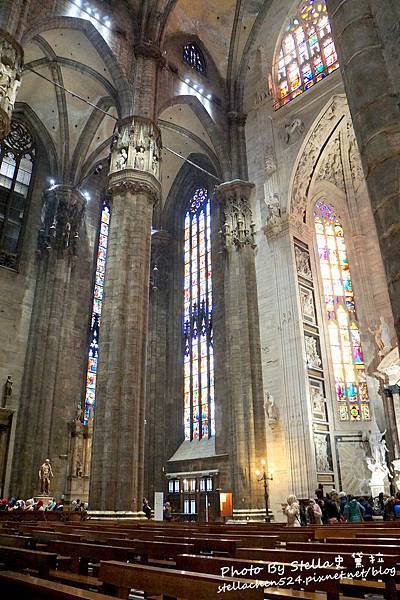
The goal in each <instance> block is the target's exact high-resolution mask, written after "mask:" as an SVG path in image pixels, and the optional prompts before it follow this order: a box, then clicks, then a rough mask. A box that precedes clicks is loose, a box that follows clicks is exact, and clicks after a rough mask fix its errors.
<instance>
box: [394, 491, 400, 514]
mask: <svg viewBox="0 0 400 600" xmlns="http://www.w3.org/2000/svg"><path fill="white" fill-rule="evenodd" d="M393 513H394V518H395V519H396V520H400V492H397V493H396V496H395V500H394V502H393Z"/></svg>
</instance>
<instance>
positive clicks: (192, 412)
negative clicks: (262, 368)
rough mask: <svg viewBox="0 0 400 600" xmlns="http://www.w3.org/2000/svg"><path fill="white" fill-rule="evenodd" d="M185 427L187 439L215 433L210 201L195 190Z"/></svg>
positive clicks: (189, 241) (188, 246) (188, 256)
mask: <svg viewBox="0 0 400 600" xmlns="http://www.w3.org/2000/svg"><path fill="white" fill-rule="evenodd" d="M184 235H185V239H184V299H183V302H184V305H183V306H184V311H183V312H184V317H183V336H184V356H183V368H184V428H185V439H186V440H195V439H201V438H208V437H210V436H212V435H214V432H215V424H214V349H213V327H212V315H213V303H212V286H211V204H210V199H209V197H208V192H207V190H206V189H205V188H200V189H198V190H196V192H195V193H194V194H193V196H192V198H191V201H190V203H189V205H188V207H187V210H186V212H185V222H184Z"/></svg>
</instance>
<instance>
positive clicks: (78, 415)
mask: <svg viewBox="0 0 400 600" xmlns="http://www.w3.org/2000/svg"><path fill="white" fill-rule="evenodd" d="M82 420H83V408H82V405H81V404H77V405H76V415H75V421H82Z"/></svg>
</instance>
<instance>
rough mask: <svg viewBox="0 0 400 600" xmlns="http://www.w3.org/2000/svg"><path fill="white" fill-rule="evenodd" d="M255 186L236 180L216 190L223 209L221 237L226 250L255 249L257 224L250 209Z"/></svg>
mask: <svg viewBox="0 0 400 600" xmlns="http://www.w3.org/2000/svg"><path fill="white" fill-rule="evenodd" d="M253 188H254V184H253V183H250V182H249V181H242V180H240V179H235V180H234V181H228V182H226V183H222V184H221V185H219V186H218V187H217V188H215V195H216V198H217V200H218V201H219V203H220V204H221V207H222V215H223V219H222V225H221V231H220V233H221V236H222V239H223V242H224V245H225V247H226V248H232V247H236V248H242V247H243V246H246V245H249V246H251V247H252V248H254V247H255V245H256V244H255V227H256V226H255V223H254V220H253V215H252V211H251V207H250V193H251V190H252V189H253Z"/></svg>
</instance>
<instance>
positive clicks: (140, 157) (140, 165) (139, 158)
mask: <svg viewBox="0 0 400 600" xmlns="http://www.w3.org/2000/svg"><path fill="white" fill-rule="evenodd" d="M144 158H145V154H144V147H143V146H139V147H138V148H136V156H135V169H138V170H139V171H144Z"/></svg>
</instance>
